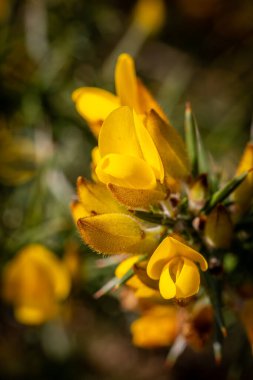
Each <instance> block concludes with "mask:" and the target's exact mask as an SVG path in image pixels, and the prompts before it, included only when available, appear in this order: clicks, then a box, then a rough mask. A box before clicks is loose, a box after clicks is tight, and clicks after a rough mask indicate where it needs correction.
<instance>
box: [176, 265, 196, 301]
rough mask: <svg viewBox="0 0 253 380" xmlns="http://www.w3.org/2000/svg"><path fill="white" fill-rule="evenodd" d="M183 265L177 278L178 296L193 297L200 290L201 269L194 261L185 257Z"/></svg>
mask: <svg viewBox="0 0 253 380" xmlns="http://www.w3.org/2000/svg"><path fill="white" fill-rule="evenodd" d="M183 261H184V263H183V267H182V269H181V271H180V273H179V274H178V276H177V278H176V289H177V291H176V298H187V297H191V296H193V295H194V294H196V293H198V291H199V284H200V275H199V270H198V268H197V266H196V264H194V262H193V261H191V260H188V259H186V258H184V259H183Z"/></svg>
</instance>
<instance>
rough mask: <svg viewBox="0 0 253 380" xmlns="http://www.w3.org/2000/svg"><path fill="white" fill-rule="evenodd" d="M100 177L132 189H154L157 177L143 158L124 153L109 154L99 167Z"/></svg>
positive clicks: (102, 180)
mask: <svg viewBox="0 0 253 380" xmlns="http://www.w3.org/2000/svg"><path fill="white" fill-rule="evenodd" d="M96 174H97V177H98V179H99V180H100V181H101V182H103V183H105V184H109V183H112V184H113V185H117V186H122V187H126V188H130V189H154V188H155V187H156V178H155V175H154V172H153V170H152V169H151V167H150V166H149V165H148V164H147V163H146V162H145V161H144V160H142V159H140V158H138V157H132V156H129V155H123V154H108V155H106V156H105V157H103V158H102V159H101V160H100V161H99V163H98V165H97V167H96Z"/></svg>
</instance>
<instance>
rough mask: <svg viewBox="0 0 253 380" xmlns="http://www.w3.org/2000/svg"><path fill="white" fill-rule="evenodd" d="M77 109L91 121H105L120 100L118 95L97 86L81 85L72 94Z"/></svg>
mask: <svg viewBox="0 0 253 380" xmlns="http://www.w3.org/2000/svg"><path fill="white" fill-rule="evenodd" d="M72 99H73V101H74V102H75V104H76V108H77V111H78V112H79V113H80V115H81V116H82V117H83V118H84V119H85V120H87V121H88V122H89V123H97V122H103V121H104V120H105V119H106V117H107V116H108V115H109V114H110V113H111V112H112V111H113V110H115V109H116V108H117V107H119V106H120V102H119V99H118V97H117V96H115V95H113V94H111V93H110V92H108V91H105V90H102V89H101V88H96V87H81V88H78V89H77V90H75V91H74V92H73V94H72Z"/></svg>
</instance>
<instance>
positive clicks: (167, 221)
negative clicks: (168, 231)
mask: <svg viewBox="0 0 253 380" xmlns="http://www.w3.org/2000/svg"><path fill="white" fill-rule="evenodd" d="M134 215H135V216H137V218H139V219H142V220H145V221H146V222H150V223H155V224H159V225H162V226H174V224H175V220H173V219H171V218H168V217H167V216H166V215H164V214H163V213H151V212H145V211H135V213H134Z"/></svg>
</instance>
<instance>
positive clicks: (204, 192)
mask: <svg viewBox="0 0 253 380" xmlns="http://www.w3.org/2000/svg"><path fill="white" fill-rule="evenodd" d="M207 196H208V185H207V177H206V174H202V175H201V176H199V177H198V178H197V179H196V180H195V181H194V182H193V183H192V184H191V185H190V188H189V194H188V199H189V208H190V210H192V211H193V212H196V213H198V212H199V211H200V210H201V209H202V207H203V206H204V205H205V202H206V199H207Z"/></svg>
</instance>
